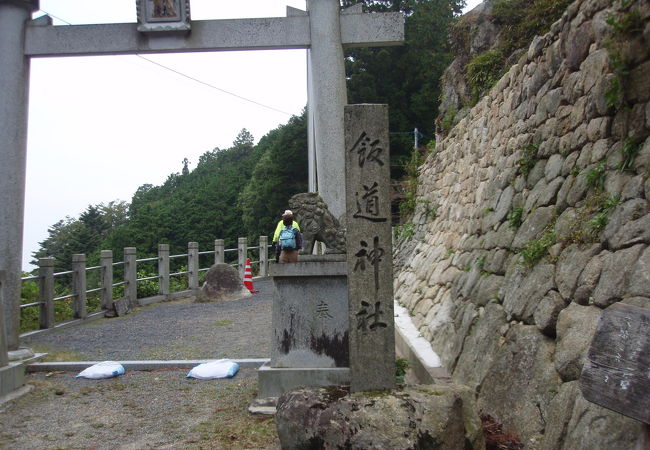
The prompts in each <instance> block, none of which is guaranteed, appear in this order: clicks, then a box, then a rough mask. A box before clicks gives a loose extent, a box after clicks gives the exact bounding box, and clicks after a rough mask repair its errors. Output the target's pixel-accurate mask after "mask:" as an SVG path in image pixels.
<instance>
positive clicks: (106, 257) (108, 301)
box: [99, 250, 113, 309]
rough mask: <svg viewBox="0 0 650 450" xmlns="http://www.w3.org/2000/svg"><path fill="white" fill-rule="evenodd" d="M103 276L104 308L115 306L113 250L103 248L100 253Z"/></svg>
mask: <svg viewBox="0 0 650 450" xmlns="http://www.w3.org/2000/svg"><path fill="white" fill-rule="evenodd" d="M99 261H100V266H101V269H100V270H101V274H102V275H101V276H102V281H101V283H102V309H111V308H112V306H113V250H102V251H101V252H100V254H99Z"/></svg>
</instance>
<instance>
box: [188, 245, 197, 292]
mask: <svg viewBox="0 0 650 450" xmlns="http://www.w3.org/2000/svg"><path fill="white" fill-rule="evenodd" d="M187 271H188V272H189V274H188V275H189V276H188V281H187V284H188V287H189V288H190V290H192V291H196V290H198V289H199V243H198V242H190V243H188V244H187Z"/></svg>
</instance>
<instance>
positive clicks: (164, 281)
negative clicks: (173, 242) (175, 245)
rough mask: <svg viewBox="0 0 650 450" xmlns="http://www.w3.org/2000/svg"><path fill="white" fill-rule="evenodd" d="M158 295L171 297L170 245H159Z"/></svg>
mask: <svg viewBox="0 0 650 450" xmlns="http://www.w3.org/2000/svg"><path fill="white" fill-rule="evenodd" d="M158 293H159V294H160V295H169V244H158Z"/></svg>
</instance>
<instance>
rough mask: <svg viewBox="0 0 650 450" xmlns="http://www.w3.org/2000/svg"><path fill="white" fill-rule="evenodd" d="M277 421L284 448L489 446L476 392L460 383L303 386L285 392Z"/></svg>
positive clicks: (469, 447)
mask: <svg viewBox="0 0 650 450" xmlns="http://www.w3.org/2000/svg"><path fill="white" fill-rule="evenodd" d="M275 422H276V425H277V429H278V436H279V438H280V443H281V445H282V448H296V449H297V448H314V449H316V448H347V449H368V448H378V449H381V448H383V449H417V448H421V449H424V448H427V449H436V448H439V449H446V450H455V449H458V450H464V449H483V448H485V441H484V438H483V431H482V429H481V421H480V418H479V415H478V410H477V409H476V405H475V403H474V396H473V393H472V391H471V390H470V389H469V388H467V387H465V386H459V385H417V386H406V387H403V388H400V389H395V390H392V391H371V392H361V393H355V394H350V393H349V392H348V391H347V390H346V389H344V388H341V387H335V386H331V387H326V388H309V389H301V390H297V391H293V392H287V393H285V394H283V395H282V396H281V397H280V398H279V400H278V406H277V413H276V416H275Z"/></svg>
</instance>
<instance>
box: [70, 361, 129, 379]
mask: <svg viewBox="0 0 650 450" xmlns="http://www.w3.org/2000/svg"><path fill="white" fill-rule="evenodd" d="M123 374H124V366H122V364H120V363H117V362H115V361H103V362H100V363H97V364H95V365H92V366H90V367H87V368H86V369H84V370H82V371H81V372H79V374H78V375H77V376H76V378H90V379H92V380H98V379H100V378H112V377H116V376H118V375H123Z"/></svg>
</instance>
